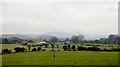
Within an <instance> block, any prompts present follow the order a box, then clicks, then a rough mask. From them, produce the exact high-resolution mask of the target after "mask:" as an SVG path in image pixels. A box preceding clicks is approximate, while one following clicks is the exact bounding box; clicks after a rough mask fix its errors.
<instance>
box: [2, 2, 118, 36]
mask: <svg viewBox="0 0 120 67" xmlns="http://www.w3.org/2000/svg"><path fill="white" fill-rule="evenodd" d="M13 1H16V2H9V1H8V2H7V1H6V2H4V1H3V2H1V3H2V5H0V6H1V7H2V10H1V11H2V15H1V16H0V18H1V19H0V20H1V21H2V22H0V26H2V31H0V33H6V34H8V33H9V34H11V33H14V34H18V33H19V34H43V33H47V32H68V33H82V34H84V33H86V34H98V35H109V34H117V33H118V2H117V1H115V0H112V1H113V2H111V1H108V0H104V1H103V0H101V2H97V1H95V0H92V2H90V1H89V0H85V1H86V2H76V0H75V1H73V0H70V1H68V0H65V1H66V2H64V1H61V2H54V0H50V1H52V2H47V1H48V0H46V2H42V1H38V0H35V1H31V2H24V1H21V2H17V0H13ZM71 1H72V2H71Z"/></svg>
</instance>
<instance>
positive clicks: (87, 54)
mask: <svg viewBox="0 0 120 67" xmlns="http://www.w3.org/2000/svg"><path fill="white" fill-rule="evenodd" d="M55 54H56V58H55V59H54V58H53V52H52V51H51V52H50V51H45V52H41V51H39V52H25V53H13V54H8V55H3V56H2V60H3V61H2V64H3V65H117V64H118V52H92V51H57V52H55Z"/></svg>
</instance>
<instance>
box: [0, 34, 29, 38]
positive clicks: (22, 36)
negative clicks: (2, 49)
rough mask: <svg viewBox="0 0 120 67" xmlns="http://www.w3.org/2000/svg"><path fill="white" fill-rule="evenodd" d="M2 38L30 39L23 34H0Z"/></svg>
mask: <svg viewBox="0 0 120 67" xmlns="http://www.w3.org/2000/svg"><path fill="white" fill-rule="evenodd" d="M0 37H2V38H11V37H19V38H30V36H27V35H24V34H0Z"/></svg>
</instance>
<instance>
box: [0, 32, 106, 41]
mask: <svg viewBox="0 0 120 67" xmlns="http://www.w3.org/2000/svg"><path fill="white" fill-rule="evenodd" d="M72 35H84V37H85V39H86V40H94V39H100V38H106V37H108V35H97V34H84V33H68V32H47V33H43V34H0V37H5V38H10V37H19V38H35V39H38V38H43V39H49V38H50V37H51V36H56V37H58V38H70V37H71V36H72Z"/></svg>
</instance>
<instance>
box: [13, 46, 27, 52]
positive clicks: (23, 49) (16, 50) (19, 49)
mask: <svg viewBox="0 0 120 67" xmlns="http://www.w3.org/2000/svg"><path fill="white" fill-rule="evenodd" d="M14 50H15V52H16V53H17V52H26V51H27V50H26V49H25V48H24V47H22V48H20V47H15V48H14Z"/></svg>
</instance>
